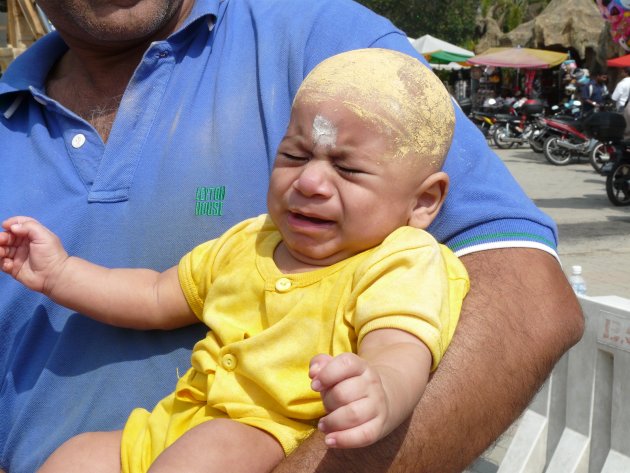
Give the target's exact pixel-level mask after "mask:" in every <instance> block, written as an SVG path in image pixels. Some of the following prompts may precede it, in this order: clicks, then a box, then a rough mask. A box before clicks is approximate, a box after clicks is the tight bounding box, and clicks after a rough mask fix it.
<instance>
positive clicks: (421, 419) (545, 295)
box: [275, 249, 584, 473]
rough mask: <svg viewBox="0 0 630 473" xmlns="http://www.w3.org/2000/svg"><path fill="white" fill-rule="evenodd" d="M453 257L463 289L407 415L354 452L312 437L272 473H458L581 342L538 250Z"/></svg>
mask: <svg viewBox="0 0 630 473" xmlns="http://www.w3.org/2000/svg"><path fill="white" fill-rule="evenodd" d="M462 261H463V262H464V264H465V265H466V268H467V269H468V272H469V274H470V280H471V291H470V293H469V294H468V296H467V297H466V300H465V301H464V307H463V311H462V315H461V318H460V324H459V326H458V328H457V331H456V333H455V337H454V338H453V342H452V343H451V346H450V348H449V350H448V351H447V353H446V355H445V357H444V359H443V360H442V362H441V363H440V366H439V367H438V369H437V371H436V372H435V374H434V376H433V378H432V380H431V381H430V382H429V384H428V386H427V389H426V391H425V393H424V395H423V396H422V399H421V401H420V403H419V404H418V406H417V407H416V409H415V411H414V413H413V415H412V417H411V419H410V420H409V422H407V423H405V424H403V425H402V426H400V427H399V428H398V429H397V430H395V431H394V432H393V433H392V434H390V435H389V436H388V437H386V438H385V439H383V440H381V441H380V442H378V443H376V444H374V445H372V446H370V447H367V448H363V449H357V450H330V451H328V450H327V449H326V448H325V446H324V444H323V441H322V439H321V438H320V437H319V434H315V436H314V437H312V438H311V439H309V440H308V441H307V442H305V444H304V445H302V446H301V447H300V448H299V449H298V450H297V451H296V452H295V453H293V454H292V455H291V456H290V457H289V458H288V459H287V460H285V461H284V462H283V463H282V464H281V465H280V466H279V467H278V468H277V469H276V470H275V471H276V472H277V473H282V472H289V471H291V472H301V473H308V472H317V473H326V472H331V473H332V472H339V471H344V472H350V473H351V472H355V471H356V472H370V473H371V472H384V471H388V472H395V473H403V472H404V473H412V472H413V473H449V472H454V473H455V472H457V473H459V472H461V471H462V470H463V469H464V468H465V467H466V466H467V465H468V464H470V463H471V462H472V461H473V460H474V459H475V458H477V457H478V456H479V455H480V454H481V453H482V452H483V451H484V450H485V449H486V448H487V447H488V446H489V445H490V444H491V443H492V442H493V441H494V440H495V439H496V438H497V437H498V436H499V435H500V434H501V433H502V432H503V431H505V429H506V428H507V427H509V425H510V424H511V423H512V422H513V421H514V419H515V418H516V417H518V415H519V414H520V413H521V412H522V411H523V409H524V408H525V407H526V406H527V404H528V403H529V402H530V400H531V398H532V397H533V395H534V394H535V393H536V391H537V390H538V388H539V387H540V385H541V384H542V383H543V382H544V380H545V379H546V378H547V376H548V375H549V373H550V372H551V369H552V368H553V366H554V364H555V363H556V362H557V361H558V359H559V358H560V356H562V354H563V353H564V352H565V351H566V350H568V349H569V348H570V347H571V346H572V345H573V344H575V343H576V342H577V341H578V340H579V339H580V337H581V335H582V331H583V323H584V321H583V318H582V312H581V309H580V306H579V304H578V302H577V299H576V298H575V296H574V294H573V292H572V291H571V288H570V286H569V285H568V283H567V281H566V278H565V276H564V274H563V272H562V270H561V268H560V266H559V264H558V263H557V262H556V261H555V260H554V258H553V257H552V256H550V255H548V254H546V253H544V252H542V251H540V250H533V249H505V250H489V251H484V252H479V253H474V254H471V255H467V256H464V257H463V258H462Z"/></svg>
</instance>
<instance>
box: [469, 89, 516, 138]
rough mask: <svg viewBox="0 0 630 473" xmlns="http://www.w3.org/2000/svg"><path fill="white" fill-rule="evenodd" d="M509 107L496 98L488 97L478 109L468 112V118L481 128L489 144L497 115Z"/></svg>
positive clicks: (506, 110)
mask: <svg viewBox="0 0 630 473" xmlns="http://www.w3.org/2000/svg"><path fill="white" fill-rule="evenodd" d="M508 111H509V107H506V106H505V105H502V104H501V103H499V102H498V101H497V100H496V99H494V98H488V99H486V100H485V101H484V103H483V105H482V106H481V107H480V108H479V109H478V110H473V111H472V112H470V113H469V114H468V118H470V119H471V120H472V122H473V123H474V124H475V125H476V126H477V128H479V130H480V131H481V133H483V136H484V137H485V138H486V140H487V141H488V143H489V144H491V142H492V141H491V140H492V131H493V130H494V125H495V123H496V122H497V115H499V114H505V113H507V112H508Z"/></svg>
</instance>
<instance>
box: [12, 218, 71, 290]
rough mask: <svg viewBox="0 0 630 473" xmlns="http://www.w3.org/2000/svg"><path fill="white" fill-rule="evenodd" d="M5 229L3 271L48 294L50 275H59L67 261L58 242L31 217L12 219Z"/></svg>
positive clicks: (30, 287) (57, 239)
mask: <svg viewBox="0 0 630 473" xmlns="http://www.w3.org/2000/svg"><path fill="white" fill-rule="evenodd" d="M2 227H3V228H4V230H5V231H4V232H2V233H0V267H1V269H2V271H4V272H5V273H7V274H9V275H11V276H13V277H14V278H15V279H17V280H18V281H20V282H21V283H22V284H24V285H25V286H26V287H28V288H29V289H33V290H35V291H39V292H44V293H47V291H49V281H50V278H51V275H54V274H56V273H57V272H59V271H60V268H62V267H63V264H64V262H65V261H66V260H67V258H68V254H67V253H66V251H65V250H64V249H63V246H62V245H61V242H60V241H59V238H57V236H56V235H55V234H54V233H52V232H51V231H50V230H48V229H47V228H46V227H44V226H43V225H42V224H41V223H39V222H38V221H37V220H34V219H32V218H29V217H11V218H9V219H7V220H5V221H4V222H2Z"/></svg>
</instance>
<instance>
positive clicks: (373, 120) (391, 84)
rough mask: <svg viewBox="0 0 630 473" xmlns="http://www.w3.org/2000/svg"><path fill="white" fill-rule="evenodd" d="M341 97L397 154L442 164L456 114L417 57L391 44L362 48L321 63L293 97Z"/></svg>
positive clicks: (434, 165)
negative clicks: (383, 46) (384, 47)
mask: <svg viewBox="0 0 630 473" xmlns="http://www.w3.org/2000/svg"><path fill="white" fill-rule="evenodd" d="M331 100H334V101H337V102H339V103H340V105H343V106H345V107H347V108H348V109H350V110H352V111H353V112H354V113H355V114H356V115H357V117H359V118H360V119H362V120H366V121H367V122H369V123H370V125H372V126H374V127H375V131H376V132H378V133H381V134H382V135H383V136H386V137H388V138H389V139H391V141H392V146H393V148H394V150H395V152H394V153H393V155H392V156H393V157H394V158H396V159H402V158H404V157H407V156H409V157H415V158H416V160H417V161H418V162H419V163H420V164H422V165H423V166H425V167H430V168H432V169H439V168H440V167H441V165H442V162H443V160H444V158H445V156H446V153H447V152H448V149H449V146H450V143H451V139H452V136H453V129H454V125H455V114H454V111H453V105H452V103H451V99H450V96H449V94H448V92H447V90H446V88H445V87H444V85H443V84H442V83H441V82H440V80H439V79H438V78H437V77H436V76H435V74H433V72H431V70H430V69H429V68H428V67H426V66H424V65H423V64H421V63H420V61H418V60H417V59H415V58H413V57H411V56H408V55H406V54H403V53H400V52H397V51H392V50H387V49H376V48H370V49H360V50H354V51H349V52H346V53H341V54H338V55H336V56H333V57H330V58H328V59H326V60H325V61H323V62H322V63H320V64H319V65H318V66H317V67H316V68H315V69H313V70H312V71H311V73H310V74H309V75H308V76H307V77H306V79H304V82H303V83H302V85H301V86H300V89H299V90H298V93H297V95H296V97H295V101H296V102H298V101H300V102H303V103H316V102H324V101H326V102H329V101H331Z"/></svg>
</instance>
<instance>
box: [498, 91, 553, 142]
mask: <svg viewBox="0 0 630 473" xmlns="http://www.w3.org/2000/svg"><path fill="white" fill-rule="evenodd" d="M543 109H544V107H543V104H542V102H540V101H539V100H530V99H525V98H523V99H521V100H519V101H517V102H515V103H514V105H513V113H512V114H508V115H501V114H499V115H496V123H495V125H494V127H493V129H492V139H493V141H494V144H495V145H496V146H497V147H498V148H501V149H507V148H511V147H512V146H514V145H522V144H526V143H529V140H530V139H531V138H533V137H535V136H537V135H538V134H539V133H540V131H541V130H542V125H541V122H540V121H539V117H540V116H541V114H542V112H543Z"/></svg>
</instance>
